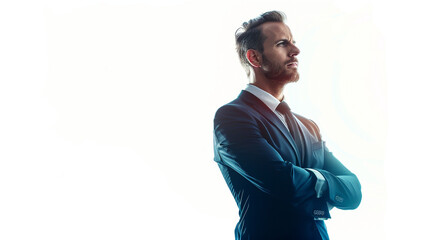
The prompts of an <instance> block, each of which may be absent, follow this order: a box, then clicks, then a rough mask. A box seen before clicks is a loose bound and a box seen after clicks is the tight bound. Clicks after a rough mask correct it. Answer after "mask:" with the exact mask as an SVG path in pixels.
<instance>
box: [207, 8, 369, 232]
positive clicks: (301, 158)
mask: <svg viewBox="0 0 429 240" xmlns="http://www.w3.org/2000/svg"><path fill="white" fill-rule="evenodd" d="M284 20H285V17H284V14H283V13H281V12H278V11H271V12H267V13H264V14H262V15H261V16H259V17H257V18H255V19H251V20H249V21H248V22H246V23H243V27H242V29H241V31H237V32H236V44H237V52H238V54H239V57H240V60H241V63H242V65H243V66H244V68H245V70H246V72H247V75H248V77H249V80H250V84H249V85H248V86H247V87H246V89H245V90H243V91H242V92H241V94H240V95H239V96H238V98H237V99H235V100H234V101H232V102H230V103H228V104H226V105H224V106H222V107H221V108H219V110H218V111H217V112H216V115H215V119H214V151H215V157H214V159H215V161H216V162H217V163H218V165H219V168H220V170H221V172H222V174H223V176H224V178H225V181H226V183H227V184H228V187H229V189H230V190H231V193H232V195H233V197H234V199H235V201H236V203H237V205H238V208H239V215H240V220H239V222H238V223H237V226H236V228H235V238H236V239H263V240H269V239H300V240H301V239H329V237H328V234H327V230H326V226H325V224H324V221H323V220H325V219H328V218H330V215H329V208H330V207H337V208H339V209H355V208H357V207H358V206H359V204H360V201H361V198H362V195H361V187H360V183H359V180H358V179H357V177H356V176H355V175H354V174H353V173H351V172H350V171H349V170H348V169H347V168H346V167H344V166H343V164H341V163H340V162H339V161H338V159H336V158H335V157H334V156H333V155H332V153H331V152H330V151H329V150H328V149H327V148H326V146H325V144H324V142H323V141H322V139H321V136H320V132H319V128H318V127H317V125H316V124H315V123H314V122H313V121H311V120H309V119H306V118H304V117H302V116H300V115H298V114H295V113H291V112H290V109H289V107H288V105H287V104H286V102H285V101H284V100H285V99H284V95H283V89H284V87H285V85H286V84H287V83H290V82H296V81H298V78H299V74H298V69H297V68H298V60H297V56H298V54H299V49H298V48H297V47H296V46H295V42H294V40H293V37H292V34H291V32H290V29H289V27H288V26H287V25H286V24H285V23H284Z"/></svg>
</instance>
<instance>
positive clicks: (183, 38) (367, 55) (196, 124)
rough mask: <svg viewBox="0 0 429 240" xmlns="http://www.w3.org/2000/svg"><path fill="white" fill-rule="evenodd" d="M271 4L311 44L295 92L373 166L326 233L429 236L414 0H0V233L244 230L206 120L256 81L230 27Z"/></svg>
mask: <svg viewBox="0 0 429 240" xmlns="http://www.w3.org/2000/svg"><path fill="white" fill-rule="evenodd" d="M273 9H277V10H282V11H284V12H285V13H286V15H287V16H288V21H287V23H288V24H289V26H290V27H291V30H292V33H293V34H294V37H295V40H296V41H297V45H298V47H299V48H300V50H301V54H300V55H299V56H298V59H299V60H300V66H299V71H300V74H301V79H300V81H299V82H298V83H296V84H291V85H289V86H287V88H286V91H285V94H286V97H287V99H288V102H289V103H290V105H291V107H292V108H293V110H294V111H296V112H298V113H301V114H302V115H304V116H307V117H309V118H311V119H313V120H315V121H316V122H317V123H318V125H319V127H320V128H321V130H322V135H323V137H324V138H325V140H326V142H327V144H328V147H329V148H330V149H331V150H332V151H333V152H334V154H335V155H336V156H337V157H338V158H339V159H340V160H341V161H342V162H343V163H344V164H345V165H346V166H347V167H349V169H351V170H352V171H353V172H355V173H356V174H357V175H358V177H359V178H360V180H361V183H362V188H363V190H362V191H363V200H362V203H361V206H360V207H359V208H358V209H357V210H355V211H341V210H333V211H332V213H331V215H332V219H331V220H329V221H327V226H328V232H329V234H330V236H331V239H333V240H336V239H393V238H398V239H418V238H420V236H422V235H426V234H425V231H424V230H425V224H424V221H425V218H426V215H427V214H428V210H426V209H425V207H426V201H427V200H428V194H427V192H426V190H425V189H427V187H426V186H425V185H426V183H427V182H428V180H427V176H428V174H427V169H428V168H427V167H428V163H427V160H428V157H427V154H426V151H425V150H426V148H427V147H426V146H425V145H426V142H425V141H426V137H425V135H424V134H425V133H426V134H427V132H428V127H427V122H428V120H429V118H428V116H427V114H425V112H426V111H427V110H426V106H425V105H426V104H427V102H428V100H429V99H428V97H427V94H426V91H427V87H426V81H428V80H429V79H428V76H427V74H426V72H427V67H426V66H425V63H426V62H427V60H426V58H427V56H428V47H427V45H426V44H427V42H428V40H429V37H428V36H427V34H424V31H423V30H424V29H425V27H424V23H425V20H426V22H427V17H426V19H424V18H423V16H424V13H425V12H424V8H423V6H422V5H421V4H418V2H417V1H407V4H403V3H395V2H391V1H340V0H329V1H316V0H307V1H242V2H239V1H225V2H216V3H214V2H203V1H185V0H184V1H173V0H170V1H159V2H155V1H131V0H123V1H119V0H110V1H101V0H100V1H38V2H37V3H36V2H34V1H14V2H9V3H4V2H2V3H0V36H1V38H0V43H1V44H0V113H1V118H0V123H1V124H0V239H233V230H234V227H235V224H236V222H237V220H238V210H237V208H236V206H235V203H234V201H233V198H232V196H231V194H230V193H229V190H228V188H227V186H226V184H225V182H224V180H223V178H222V176H221V174H220V172H219V170H218V168H217V166H216V164H215V163H214V162H213V160H212V159H213V150H212V119H213V116H214V112H215V111H216V109H217V108H218V107H219V106H221V105H222V104H224V103H226V102H228V101H230V100H232V99H233V98H235V97H236V96H237V95H238V93H239V91H240V90H241V89H242V88H243V87H244V86H245V84H246V82H247V80H246V77H245V74H244V71H243V70H242V69H241V66H240V65H239V63H238V60H237V56H236V54H235V52H234V32H235V30H236V29H237V27H239V25H240V24H241V23H242V22H243V21H245V20H247V19H249V18H251V17H254V16H256V15H257V14H259V13H262V12H265V11H268V10H273ZM201 236H204V237H201Z"/></svg>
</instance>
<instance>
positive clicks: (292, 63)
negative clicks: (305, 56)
mask: <svg viewBox="0 0 429 240" xmlns="http://www.w3.org/2000/svg"><path fill="white" fill-rule="evenodd" d="M286 66H288V67H298V62H291V63H288V64H287V65H286Z"/></svg>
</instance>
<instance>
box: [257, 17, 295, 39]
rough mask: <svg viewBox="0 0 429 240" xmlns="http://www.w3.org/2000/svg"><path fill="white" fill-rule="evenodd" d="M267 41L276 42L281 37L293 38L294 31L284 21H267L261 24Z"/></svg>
mask: <svg viewBox="0 0 429 240" xmlns="http://www.w3.org/2000/svg"><path fill="white" fill-rule="evenodd" d="M261 31H262V34H264V36H265V42H275V41H277V40H280V39H287V40H292V33H291V32H290V29H289V27H288V26H287V25H286V24H284V23H283V22H266V23H264V24H262V25H261Z"/></svg>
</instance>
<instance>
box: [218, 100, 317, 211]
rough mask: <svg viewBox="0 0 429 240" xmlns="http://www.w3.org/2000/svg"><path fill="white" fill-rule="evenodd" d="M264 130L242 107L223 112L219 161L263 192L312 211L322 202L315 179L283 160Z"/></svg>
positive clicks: (233, 107)
mask: <svg viewBox="0 0 429 240" xmlns="http://www.w3.org/2000/svg"><path fill="white" fill-rule="evenodd" d="M262 127H263V126H262V125H261V123H260V122H259V121H258V120H257V119H255V118H253V117H252V115H251V114H249V113H247V112H246V110H245V109H242V107H240V106H231V105H226V106H224V107H222V108H220V109H219V110H218V112H217V113H216V116H215V119H214V144H215V146H214V148H215V161H217V162H218V163H219V164H223V165H226V166H228V167H230V168H231V169H233V170H234V171H235V172H237V173H239V174H240V175H241V176H242V177H243V178H245V179H246V180H247V181H249V182H250V183H252V184H253V185H254V186H255V187H256V188H258V189H259V190H260V191H263V192H264V193H266V194H271V195H273V197H279V198H282V199H284V200H285V201H288V202H289V203H290V204H292V205H294V206H297V207H299V206H302V205H307V206H305V208H308V209H311V207H308V205H311V204H313V201H320V199H317V198H316V193H315V191H314V184H315V177H314V176H313V175H312V174H310V173H309V171H307V170H305V169H303V168H300V167H297V166H295V165H293V164H292V163H290V162H288V161H285V160H284V159H282V157H281V156H280V154H279V153H278V152H277V151H276V150H275V149H274V148H273V147H272V146H271V145H270V144H269V143H268V142H267V140H266V138H265V137H264V136H262V133H261V130H260V128H262ZM310 211H312V210H310Z"/></svg>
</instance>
